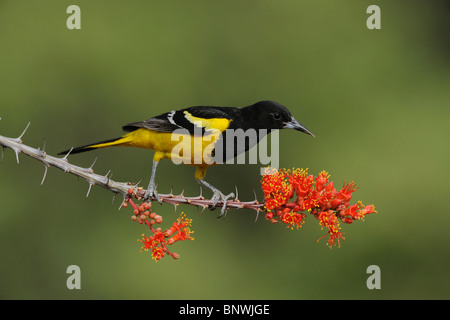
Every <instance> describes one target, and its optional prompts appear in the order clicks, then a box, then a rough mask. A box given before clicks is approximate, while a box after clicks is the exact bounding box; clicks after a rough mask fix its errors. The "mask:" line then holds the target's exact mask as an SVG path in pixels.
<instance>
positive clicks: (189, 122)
mask: <svg viewBox="0 0 450 320" xmlns="http://www.w3.org/2000/svg"><path fill="white" fill-rule="evenodd" d="M285 128H287V129H295V130H298V131H301V132H304V133H307V134H309V135H311V136H314V135H313V134H312V133H311V132H310V131H309V130H308V129H306V128H305V127H304V126H303V125H301V124H300V123H299V122H298V121H297V120H296V119H295V118H294V117H293V116H292V115H291V113H290V112H289V110H288V109H287V108H286V107H284V106H283V105H281V104H279V103H277V102H273V101H260V102H257V103H255V104H253V105H250V106H247V107H243V108H236V107H212V106H195V107H189V108H185V109H181V110H174V111H170V112H167V113H164V114H161V115H159V116H156V117H153V118H151V119H148V120H145V121H139V122H133V123H130V124H127V125H125V126H123V130H124V131H126V132H128V133H127V134H125V135H123V136H122V137H119V138H115V139H110V140H105V141H101V142H96V143H92V144H88V145H85V146H81V147H77V148H72V149H70V150H66V151H63V152H61V153H59V154H67V153H70V154H74V153H80V152H85V151H89V150H94V149H98V148H106V147H112V146H125V147H138V148H146V149H152V150H154V151H155V154H154V157H153V167H152V174H151V178H150V183H149V186H148V188H147V191H146V193H145V199H147V200H151V199H152V198H153V197H154V198H155V199H156V200H157V201H158V202H161V200H160V198H159V196H158V193H157V192H156V185H155V173H156V167H157V166H158V163H159V161H160V160H161V159H163V158H167V159H172V161H174V162H176V163H184V164H189V165H192V166H195V167H196V171H195V178H196V180H197V181H198V182H199V183H200V184H201V185H203V186H205V187H207V188H209V189H210V190H211V191H212V192H213V198H212V200H213V204H214V206H216V204H217V203H218V201H219V200H221V201H222V202H223V206H222V212H221V215H223V214H224V212H225V209H226V201H227V200H228V199H229V198H230V197H234V195H233V194H232V193H231V194H229V195H227V196H225V195H224V194H223V193H222V192H221V191H219V190H218V189H217V188H215V187H214V186H212V185H211V184H209V183H208V182H206V181H205V180H204V178H205V174H206V169H207V168H208V167H209V166H211V165H215V164H219V163H224V162H225V161H226V160H228V159H230V158H233V157H236V156H237V155H239V154H241V153H243V152H246V151H247V150H248V149H250V148H251V147H253V146H254V145H255V144H257V143H258V142H259V141H260V140H261V139H262V138H263V137H264V136H265V135H266V134H268V133H270V132H271V131H273V130H278V129H285ZM237 130H238V131H239V132H241V133H244V134H243V135H241V137H243V139H245V141H244V143H240V142H239V141H238V140H239V135H237V134H236V132H237ZM249 131H252V132H254V133H255V139H253V140H252V139H249V135H246V133H247V132H249ZM219 142H220V143H219ZM230 150H231V152H230Z"/></svg>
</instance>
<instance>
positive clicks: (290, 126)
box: [283, 117, 315, 137]
mask: <svg viewBox="0 0 450 320" xmlns="http://www.w3.org/2000/svg"><path fill="white" fill-rule="evenodd" d="M283 129H295V130H298V131H301V132H304V133H306V134H309V135H310V136H313V137H315V135H313V134H312V132H311V131H309V130H308V129H306V128H305V127H304V126H303V125H302V124H301V123H300V122H298V121H297V120H295V119H294V117H291V121H289V122H284V127H283Z"/></svg>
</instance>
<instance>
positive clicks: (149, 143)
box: [121, 128, 220, 167]
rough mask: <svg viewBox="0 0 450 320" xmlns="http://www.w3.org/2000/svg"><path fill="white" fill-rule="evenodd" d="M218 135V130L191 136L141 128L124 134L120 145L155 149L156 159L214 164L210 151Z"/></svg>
mask: <svg viewBox="0 0 450 320" xmlns="http://www.w3.org/2000/svg"><path fill="white" fill-rule="evenodd" d="M219 136H220V132H216V133H211V134H208V135H205V136H191V135H189V134H178V133H168V132H159V131H153V130H149V129H145V128H141V129H137V130H135V131H133V132H130V133H128V134H127V135H125V136H124V137H123V143H122V144H121V145H122V146H127V147H136V148H145V149H152V150H155V151H156V153H155V160H156V161H159V160H160V159H162V158H167V159H171V160H172V161H173V162H175V163H177V164H179V163H183V164H187V165H192V166H198V167H203V166H209V165H214V164H215V163H214V162H213V160H212V157H211V152H212V150H213V149H214V143H215V141H217V140H216V139H218V138H219Z"/></svg>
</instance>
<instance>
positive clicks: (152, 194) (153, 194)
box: [144, 183, 162, 204]
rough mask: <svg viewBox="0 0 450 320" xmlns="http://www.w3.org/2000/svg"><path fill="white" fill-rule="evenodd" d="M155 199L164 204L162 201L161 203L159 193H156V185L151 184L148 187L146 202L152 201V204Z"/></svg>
mask: <svg viewBox="0 0 450 320" xmlns="http://www.w3.org/2000/svg"><path fill="white" fill-rule="evenodd" d="M153 198H155V199H156V201H158V202H159V203H160V204H161V203H162V201H161V199H160V197H159V195H158V192H156V185H155V184H153V183H151V184H150V185H149V186H148V188H147V190H146V191H145V194H144V201H150V202H151V201H152V199H153Z"/></svg>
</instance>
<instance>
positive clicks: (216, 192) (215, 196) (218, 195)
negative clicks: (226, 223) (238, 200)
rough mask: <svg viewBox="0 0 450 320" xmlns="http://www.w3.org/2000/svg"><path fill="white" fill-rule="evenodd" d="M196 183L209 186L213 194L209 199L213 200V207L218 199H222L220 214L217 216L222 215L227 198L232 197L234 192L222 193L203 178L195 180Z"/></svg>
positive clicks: (225, 207)
mask: <svg viewBox="0 0 450 320" xmlns="http://www.w3.org/2000/svg"><path fill="white" fill-rule="evenodd" d="M197 181H198V183H200V184H201V185H203V186H205V187H207V188H209V189H210V190H211V191H212V192H213V193H214V194H213V197H212V198H211V200H212V201H213V207H215V206H216V205H217V203H218V202H219V200H221V201H222V203H223V205H222V210H221V211H220V215H219V217H218V218H220V217H222V216H223V215H224V214H225V212H226V209H227V200H228V199H230V198H233V197H234V193H230V194H229V195H227V196H226V195H224V194H223V193H222V192H221V191H220V190H219V189H217V188H215V187H214V186H212V185H211V184H209V183H208V182H206V181H205V180H203V179H200V180H197Z"/></svg>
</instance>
